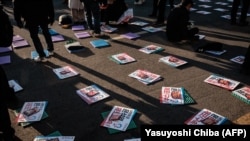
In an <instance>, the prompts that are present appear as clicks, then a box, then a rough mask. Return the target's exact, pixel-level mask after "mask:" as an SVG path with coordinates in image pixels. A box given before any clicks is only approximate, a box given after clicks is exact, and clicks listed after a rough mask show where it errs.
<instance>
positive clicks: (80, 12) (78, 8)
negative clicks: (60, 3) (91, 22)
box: [68, 0, 86, 24]
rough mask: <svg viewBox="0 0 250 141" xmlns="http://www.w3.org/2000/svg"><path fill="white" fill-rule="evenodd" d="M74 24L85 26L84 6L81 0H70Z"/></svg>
mask: <svg viewBox="0 0 250 141" xmlns="http://www.w3.org/2000/svg"><path fill="white" fill-rule="evenodd" d="M68 7H69V9H70V11H71V16H72V20H73V24H85V23H86V21H85V11H84V4H83V3H82V2H81V1H80V0H68Z"/></svg>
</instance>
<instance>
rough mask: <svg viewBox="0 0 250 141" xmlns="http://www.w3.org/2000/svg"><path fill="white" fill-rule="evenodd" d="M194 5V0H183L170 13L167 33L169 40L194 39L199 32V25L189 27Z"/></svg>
mask: <svg viewBox="0 0 250 141" xmlns="http://www.w3.org/2000/svg"><path fill="white" fill-rule="evenodd" d="M192 6H193V1H192V0H183V2H182V3H181V5H180V6H179V7H175V8H174V9H173V10H172V11H171V12H170V13H169V15H168V18H167V26H166V35H167V38H168V40H169V41H171V42H179V41H181V40H193V39H195V34H197V33H198V32H199V29H198V28H197V27H192V28H191V27H189V25H190V22H189V14H190V13H189V12H190V8H191V7H192Z"/></svg>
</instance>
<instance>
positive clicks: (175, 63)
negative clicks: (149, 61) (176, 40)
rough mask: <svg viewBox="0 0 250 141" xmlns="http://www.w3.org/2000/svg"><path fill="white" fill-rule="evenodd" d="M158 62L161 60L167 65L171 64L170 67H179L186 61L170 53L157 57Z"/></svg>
mask: <svg viewBox="0 0 250 141" xmlns="http://www.w3.org/2000/svg"><path fill="white" fill-rule="evenodd" d="M159 62H163V63H165V64H167V65H170V66H172V67H179V66H182V65H185V64H187V61H185V60H182V59H179V58H177V57H175V56H172V55H168V56H165V57H161V58H160V59H159Z"/></svg>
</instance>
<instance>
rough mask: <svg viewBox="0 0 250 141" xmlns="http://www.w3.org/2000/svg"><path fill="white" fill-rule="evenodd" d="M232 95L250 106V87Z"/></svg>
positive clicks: (245, 87)
mask: <svg viewBox="0 0 250 141" xmlns="http://www.w3.org/2000/svg"><path fill="white" fill-rule="evenodd" d="M232 95H233V96H235V97H236V98H238V99H240V100H242V101H243V102H245V103H247V104H250V87H249V86H244V87H242V88H239V89H237V90H234V91H233V92H232Z"/></svg>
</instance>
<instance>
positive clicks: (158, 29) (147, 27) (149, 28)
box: [142, 26, 162, 33]
mask: <svg viewBox="0 0 250 141" xmlns="http://www.w3.org/2000/svg"><path fill="white" fill-rule="evenodd" d="M142 30H145V31H148V32H151V33H154V32H158V31H162V29H161V28H159V27H158V28H156V27H153V26H146V27H143V28H142Z"/></svg>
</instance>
